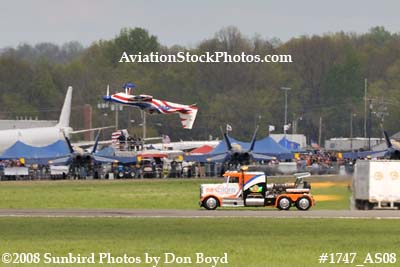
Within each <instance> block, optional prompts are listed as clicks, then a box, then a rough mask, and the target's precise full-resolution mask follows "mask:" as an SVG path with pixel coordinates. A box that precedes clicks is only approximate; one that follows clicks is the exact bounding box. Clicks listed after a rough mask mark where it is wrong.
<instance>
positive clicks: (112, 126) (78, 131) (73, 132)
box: [69, 125, 115, 134]
mask: <svg viewBox="0 0 400 267" xmlns="http://www.w3.org/2000/svg"><path fill="white" fill-rule="evenodd" d="M114 127H115V125H111V126H106V127H98V128H90V129H82V130H76V131H71V132H69V133H70V134H77V133H86V132H92V131H97V130H102V129H110V128H114Z"/></svg>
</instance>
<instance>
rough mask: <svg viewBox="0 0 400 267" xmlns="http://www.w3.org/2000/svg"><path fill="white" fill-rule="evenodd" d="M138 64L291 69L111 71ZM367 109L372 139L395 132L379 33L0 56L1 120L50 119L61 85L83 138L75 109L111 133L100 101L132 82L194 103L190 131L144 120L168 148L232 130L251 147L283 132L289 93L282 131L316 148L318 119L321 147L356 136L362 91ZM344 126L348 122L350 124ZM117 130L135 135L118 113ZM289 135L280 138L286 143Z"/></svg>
mask: <svg viewBox="0 0 400 267" xmlns="http://www.w3.org/2000/svg"><path fill="white" fill-rule="evenodd" d="M125 51H126V52H127V53H128V54H138V53H139V52H141V53H142V54H143V55H144V54H149V53H151V52H153V53H154V52H159V54H176V53H177V52H180V51H187V52H190V53H191V54H198V55H200V54H204V53H206V52H210V53H213V52H227V53H229V54H231V55H234V54H241V53H242V52H244V53H246V54H253V55H261V56H264V55H267V54H289V55H292V59H293V63H119V62H118V61H119V59H120V58H121V55H122V53H123V52H125ZM365 79H367V80H368V89H367V97H368V98H371V105H372V113H373V115H372V133H373V136H380V130H379V129H380V128H379V123H380V121H381V120H382V117H384V124H385V128H386V129H387V130H388V131H390V132H395V131H398V130H399V128H400V127H399V115H400V114H399V113H400V111H399V109H398V106H399V105H400V90H399V88H398V86H399V83H398V82H399V79H400V36H399V34H397V33H390V32H388V31H386V30H385V29H384V28H383V27H375V28H372V29H371V30H370V31H369V32H367V33H365V34H353V33H344V32H339V33H332V34H326V35H323V36H300V37H297V38H293V39H291V40H289V41H287V42H280V41H279V40H276V39H264V38H262V37H260V36H255V37H251V38H250V37H248V36H245V35H243V34H242V33H241V32H240V31H239V30H238V29H237V28H235V27H227V28H224V29H222V30H220V31H219V32H217V33H216V34H215V36H214V37H213V38H210V39H206V40H204V41H202V42H201V43H199V44H198V45H197V46H196V47H194V48H193V47H191V48H188V47H182V46H172V47H165V46H163V45H162V44H160V43H159V41H158V39H157V37H156V36H154V35H151V34H150V33H149V32H147V31H146V30H145V29H141V28H134V29H131V28H126V29H122V30H121V32H120V33H119V34H118V35H117V36H116V37H115V38H114V39H112V40H100V41H97V42H95V43H93V44H92V45H91V46H89V47H87V48H84V47H82V46H81V45H80V44H79V43H76V42H71V43H68V44H65V45H63V46H60V47H59V46H56V45H54V44H47V43H46V44H38V45H35V46H30V45H26V44H24V45H21V46H19V47H17V48H4V49H2V51H1V55H0V90H1V95H0V107H1V108H0V117H1V118H3V119H4V118H15V117H16V116H21V115H22V116H24V115H33V116H36V115H38V116H39V118H43V119H57V118H58V114H59V109H60V106H61V104H62V101H63V98H64V94H65V91H66V88H67V86H68V85H72V86H73V87H74V96H73V106H74V107H73V114H72V123H73V125H72V126H73V127H74V128H82V127H83V124H82V121H83V119H82V112H81V110H82V107H83V105H84V104H86V103H89V104H91V105H92V106H93V110H94V117H93V119H94V125H95V126H102V125H113V124H114V115H113V113H112V112H111V111H109V110H108V111H105V110H99V109H98V108H97V104H98V103H100V102H101V95H103V94H104V93H105V92H106V86H107V85H108V84H109V85H110V87H111V89H112V90H111V91H112V92H113V91H120V90H122V88H121V85H122V84H123V83H125V82H128V81H132V82H134V83H136V85H137V86H138V88H137V89H136V91H135V92H136V93H138V94H139V93H144V94H150V95H153V96H154V97H155V98H160V99H166V100H169V101H172V102H177V103H185V104H193V103H197V105H198V107H199V113H198V117H197V120H196V122H195V125H194V129H193V130H191V131H189V130H183V129H181V126H180V122H179V119H178V117H177V116H175V115H170V116H148V127H149V135H158V134H168V135H169V136H170V137H171V138H172V139H175V140H176V139H186V140H188V139H189V140H190V139H206V138H209V136H210V135H211V136H213V137H216V136H220V127H221V126H222V127H225V125H226V124H227V123H229V124H230V125H232V127H233V133H232V135H233V136H234V137H237V138H240V139H243V140H246V139H250V138H251V134H252V132H253V131H254V128H255V126H256V125H260V135H266V133H267V129H268V125H275V126H276V128H277V132H282V128H283V122H284V92H283V90H281V89H280V88H281V87H290V88H291V90H290V91H288V122H292V124H293V122H295V124H296V125H297V127H296V129H297V132H298V133H304V134H306V136H307V137H308V138H309V139H314V140H317V138H318V131H319V123H320V118H321V119H322V140H324V139H325V138H330V137H340V136H349V135H350V127H351V126H350V121H351V120H352V121H353V136H363V135H364V108H365V106H364V105H365V101H364V85H365V84H364V83H365ZM352 114H353V116H352ZM351 117H352V119H350V118H351ZM119 122H120V125H121V127H124V128H129V129H130V130H131V131H134V132H136V133H138V134H140V131H141V130H140V126H139V124H140V123H141V117H140V112H139V110H137V109H131V108H125V109H124V111H122V112H121V113H120V120H119ZM291 131H292V129H290V130H289V133H291Z"/></svg>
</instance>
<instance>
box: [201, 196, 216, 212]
mask: <svg viewBox="0 0 400 267" xmlns="http://www.w3.org/2000/svg"><path fill="white" fill-rule="evenodd" d="M203 206H204V207H205V208H206V209H208V210H215V209H216V208H217V207H218V206H219V201H218V199H216V198H215V197H208V198H206V200H204V201H203Z"/></svg>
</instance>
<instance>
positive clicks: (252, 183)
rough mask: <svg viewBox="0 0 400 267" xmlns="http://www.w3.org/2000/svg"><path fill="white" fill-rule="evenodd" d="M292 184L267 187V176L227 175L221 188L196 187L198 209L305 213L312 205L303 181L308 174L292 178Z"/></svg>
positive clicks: (236, 173) (263, 174)
mask: <svg viewBox="0 0 400 267" xmlns="http://www.w3.org/2000/svg"><path fill="white" fill-rule="evenodd" d="M294 175H295V176H296V177H297V178H296V181H295V182H293V183H281V184H279V183H270V184H268V183H267V175H266V174H265V173H264V172H260V171H244V170H241V171H227V172H225V173H224V174H223V176H224V182H223V183H221V184H202V185H200V200H199V205H200V206H201V207H204V208H206V209H208V210H214V209H216V208H218V207H264V206H274V207H276V208H278V209H280V210H289V209H290V208H291V207H292V206H296V208H297V209H299V210H303V211H305V210H308V209H309V208H311V207H312V206H314V205H315V200H314V198H313V196H312V195H311V193H310V189H311V185H310V184H309V183H308V182H306V181H304V178H305V177H308V176H310V174H309V173H297V174H294Z"/></svg>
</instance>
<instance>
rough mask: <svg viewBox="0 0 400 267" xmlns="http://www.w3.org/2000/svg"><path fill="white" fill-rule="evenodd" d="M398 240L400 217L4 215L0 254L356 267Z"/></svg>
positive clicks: (0, 225) (231, 266)
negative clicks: (339, 257)
mask: <svg viewBox="0 0 400 267" xmlns="http://www.w3.org/2000/svg"><path fill="white" fill-rule="evenodd" d="M383 229H384V230H383ZM399 235H400V228H399V227H398V221H397V220H376V219H372V220H361V219H344V220H343V219H342V220H341V219H263V218H207V219H205V218H204V219H170V218H164V219H151V218H146V219H145V218H142V219H138V218H130V219H127V218H124V219H123V218H0V237H1V242H0V254H3V253H5V252H10V253H14V252H37V253H41V255H43V254H44V253H52V254H53V255H55V256H65V255H67V253H69V252H71V253H74V254H78V253H79V254H81V255H89V254H90V253H92V252H94V253H96V254H97V253H99V252H110V253H111V254H112V255H113V256H114V257H117V256H122V255H123V254H124V253H126V254H127V255H129V256H135V257H137V256H139V257H141V258H142V259H143V258H144V253H146V252H147V253H150V254H151V255H153V256H163V253H166V252H172V253H175V254H176V255H177V256H189V257H192V258H193V259H195V253H198V252H202V253H204V254H205V255H208V256H223V253H228V260H229V264H218V265H217V266H229V267H234V266H274V267H279V266H320V267H321V266H356V264H359V263H362V262H363V260H364V258H365V256H366V254H367V253H368V252H371V253H375V252H396V253H399V252H400V251H399V244H400V243H399V239H398V236H399ZM323 252H327V253H338V252H344V253H345V252H348V253H350V252H356V253H357V254H358V256H357V258H356V261H355V263H354V264H332V265H330V264H327V263H325V264H320V263H319V262H318V257H319V255H320V254H322V253H323ZM399 260H400V259H399ZM4 266H6V265H4ZM14 266H16V265H14ZM25 266H31V265H25ZM36 266H57V265H43V264H39V265H36ZM58 266H68V265H66V264H64V265H58ZM69 266H76V265H69ZM79 266H84V265H79ZM87 266H151V265H150V264H144V263H142V264H131V265H116V264H115V265H100V264H96V265H87ZM158 266H171V267H172V266H173V267H175V266H185V267H189V266H210V267H211V264H195V263H193V262H192V264H183V265H182V264H160V265H158ZM366 266H381V265H366ZM382 266H383V265H382ZM384 266H386V265H384ZM390 266H397V265H393V264H391V265H390Z"/></svg>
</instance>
